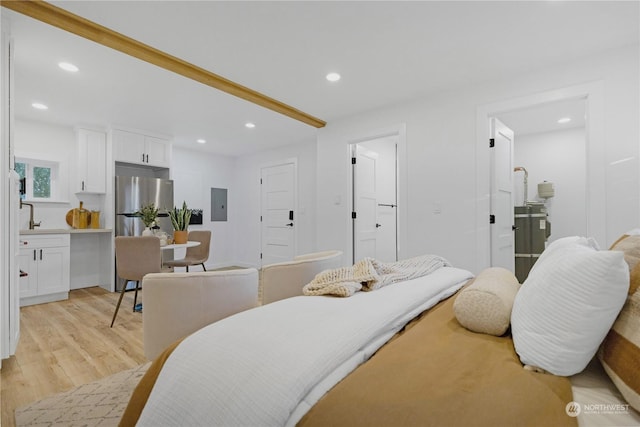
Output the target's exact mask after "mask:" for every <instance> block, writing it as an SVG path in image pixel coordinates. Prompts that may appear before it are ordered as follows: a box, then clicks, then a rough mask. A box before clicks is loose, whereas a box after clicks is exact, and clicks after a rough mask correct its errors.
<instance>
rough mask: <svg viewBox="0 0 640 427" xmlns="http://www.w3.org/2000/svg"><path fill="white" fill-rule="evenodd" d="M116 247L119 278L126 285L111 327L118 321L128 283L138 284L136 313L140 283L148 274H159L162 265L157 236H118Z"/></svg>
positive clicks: (135, 299) (134, 305) (121, 293)
mask: <svg viewBox="0 0 640 427" xmlns="http://www.w3.org/2000/svg"><path fill="white" fill-rule="evenodd" d="M115 246H116V270H117V271H118V277H120V278H121V279H124V280H125V283H124V285H123V287H122V291H120V298H119V299H118V304H117V305H116V311H115V312H114V313H113V319H111V327H113V323H114V322H115V321H116V316H117V315H118V310H119V309H120V304H121V303H122V297H123V296H124V293H125V292H126V290H127V282H129V281H135V282H136V291H135V294H134V296H133V311H135V309H136V303H137V300H138V289H139V288H140V281H141V280H142V278H143V277H144V276H145V275H146V274H148V273H159V272H160V263H161V257H160V239H158V238H157V237H155V236H141V237H134V236H118V237H116V238H115Z"/></svg>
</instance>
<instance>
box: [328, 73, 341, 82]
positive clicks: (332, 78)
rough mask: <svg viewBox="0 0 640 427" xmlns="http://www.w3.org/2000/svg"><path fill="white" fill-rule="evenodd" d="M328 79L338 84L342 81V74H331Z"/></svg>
mask: <svg viewBox="0 0 640 427" xmlns="http://www.w3.org/2000/svg"><path fill="white" fill-rule="evenodd" d="M326 78H327V80H329V81H330V82H337V81H338V80H340V74H338V73H329V74H327V77H326Z"/></svg>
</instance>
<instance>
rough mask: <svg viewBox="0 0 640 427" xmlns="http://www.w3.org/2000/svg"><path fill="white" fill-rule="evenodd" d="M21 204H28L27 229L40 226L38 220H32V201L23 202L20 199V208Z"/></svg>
mask: <svg viewBox="0 0 640 427" xmlns="http://www.w3.org/2000/svg"><path fill="white" fill-rule="evenodd" d="M23 206H29V230H34V229H35V228H36V227H40V223H41V222H42V221H40V222H35V221H34V220H33V203H24V202H23V201H22V199H20V209H22V207H23Z"/></svg>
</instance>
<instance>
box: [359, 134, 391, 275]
mask: <svg viewBox="0 0 640 427" xmlns="http://www.w3.org/2000/svg"><path fill="white" fill-rule="evenodd" d="M352 157H353V158H355V163H353V162H352V164H353V195H354V197H353V205H354V212H355V213H356V218H355V219H354V220H353V230H354V242H353V245H354V262H355V261H357V260H360V259H362V258H364V257H371V258H375V259H378V260H380V261H386V262H390V261H397V259H398V258H397V257H398V255H397V254H398V245H397V230H398V221H397V219H398V218H397V168H396V163H397V159H396V142H395V140H394V139H393V138H381V139H377V140H372V141H367V142H363V143H359V144H356V145H354V148H353V152H352Z"/></svg>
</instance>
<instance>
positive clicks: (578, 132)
mask: <svg viewBox="0 0 640 427" xmlns="http://www.w3.org/2000/svg"><path fill="white" fill-rule="evenodd" d="M585 136H586V135H585V129H584V128H573V129H567V130H563V131H557V132H543V133H535V134H530V135H523V136H518V135H516V136H515V143H514V156H513V157H514V162H513V164H514V166H524V167H525V168H526V169H527V172H528V173H529V179H528V182H529V185H528V190H527V192H528V199H529V200H538V201H543V200H544V199H542V198H540V197H539V196H538V184H539V183H541V182H543V181H549V182H553V185H554V189H555V196H554V197H551V198H549V199H547V200H546V202H545V205H546V206H547V209H548V213H549V221H550V222H551V235H550V236H549V242H552V241H554V240H556V239H558V238H560V237H565V236H576V235H577V236H584V235H585V234H586V233H587V217H586V214H585V207H586V203H587V201H586V185H587V183H586V177H587V170H586V141H585ZM514 178H515V179H514V194H515V204H516V206H522V204H523V199H524V194H523V193H524V173H522V172H518V173H516V174H515V176H514Z"/></svg>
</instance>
